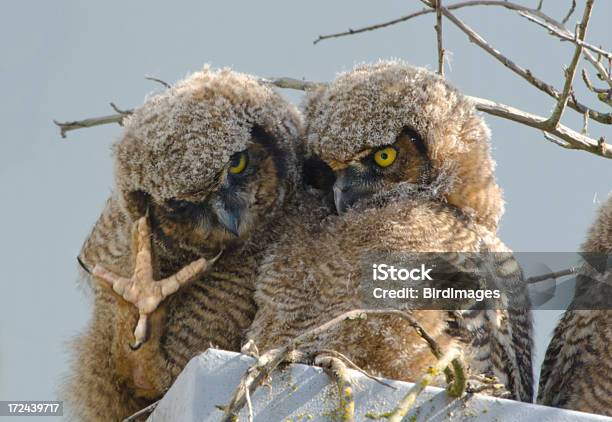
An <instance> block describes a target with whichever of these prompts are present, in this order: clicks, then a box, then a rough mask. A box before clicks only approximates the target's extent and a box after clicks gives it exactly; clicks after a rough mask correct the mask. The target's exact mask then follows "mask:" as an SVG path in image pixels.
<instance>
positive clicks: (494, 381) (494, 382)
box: [466, 374, 511, 398]
mask: <svg viewBox="0 0 612 422" xmlns="http://www.w3.org/2000/svg"><path fill="white" fill-rule="evenodd" d="M466 391H467V392H468V393H470V394H476V393H483V394H486V395H488V396H493V397H499V398H510V397H511V394H510V391H508V390H507V389H506V386H505V385H504V384H502V383H501V382H500V381H499V379H498V378H497V377H496V376H495V375H489V374H480V375H471V376H470V377H469V379H468V387H467V388H466Z"/></svg>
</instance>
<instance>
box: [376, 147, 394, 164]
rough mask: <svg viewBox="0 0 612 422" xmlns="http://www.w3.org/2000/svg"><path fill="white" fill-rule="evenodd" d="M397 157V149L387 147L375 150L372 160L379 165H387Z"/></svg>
mask: <svg viewBox="0 0 612 422" xmlns="http://www.w3.org/2000/svg"><path fill="white" fill-rule="evenodd" d="M396 158H397V151H396V150H395V148H391V147H387V148H384V149H381V150H378V151H376V154H374V161H375V162H376V164H378V165H379V166H380V167H389V166H390V165H391V164H393V162H394V161H395V159H396Z"/></svg>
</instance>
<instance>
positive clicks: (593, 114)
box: [315, 0, 612, 124]
mask: <svg viewBox="0 0 612 422" xmlns="http://www.w3.org/2000/svg"><path fill="white" fill-rule="evenodd" d="M425 4H429V3H428V2H425ZM471 6H500V7H504V8H506V9H510V10H515V11H519V12H524V13H526V14H527V16H536V17H538V18H540V19H542V20H543V21H545V22H546V23H548V24H550V27H551V28H556V29H555V31H554V33H555V34H557V35H559V34H561V35H559V36H561V37H562V38H564V39H567V40H569V41H573V42H576V41H575V39H576V37H574V36H572V34H571V32H570V31H568V30H567V29H566V28H565V27H564V26H563V24H562V23H560V22H558V21H556V20H555V19H553V18H551V17H550V16H548V15H546V14H544V13H542V12H541V11H539V10H537V9H530V8H528V7H525V6H521V5H519V4H516V3H512V2H509V1H501V0H476V1H466V2H461V3H455V4H453V5H450V6H448V7H444V8H442V10H443V14H444V15H445V16H446V17H447V18H449V19H450V20H451V21H453V23H455V24H456V25H457V26H458V27H459V29H461V30H462V31H463V32H465V33H466V35H468V37H469V38H470V40H471V41H473V42H474V43H476V44H477V45H478V46H479V47H481V48H483V49H484V50H485V51H487V52H488V53H489V54H491V55H492V56H493V57H495V58H496V59H497V60H499V61H500V62H501V63H502V64H503V65H504V66H506V67H508V68H509V69H510V70H512V71H513V72H515V73H517V74H518V75H519V76H521V77H523V78H524V79H525V80H527V81H528V82H529V83H530V84H532V85H533V86H535V87H536V88H538V89H539V90H541V91H543V92H545V93H546V94H548V95H550V96H551V97H553V98H555V99H556V100H558V99H559V98H560V96H561V93H560V92H559V91H557V90H556V89H555V88H554V87H553V86H552V85H550V84H548V83H546V82H544V81H542V80H541V79H539V78H537V77H535V76H534V75H533V73H532V72H531V71H530V70H528V69H524V68H522V67H520V66H518V65H517V64H516V63H514V62H513V61H512V60H510V59H509V58H507V57H506V56H504V55H503V54H501V53H500V52H499V51H498V50H496V49H494V48H493V47H491V46H490V45H489V44H488V43H487V42H486V41H485V40H484V38H483V37H482V36H480V35H479V34H478V33H476V32H475V31H474V30H473V29H472V28H470V27H469V26H467V25H466V24H465V23H463V22H462V21H461V20H460V19H458V18H457V17H456V16H454V15H453V14H452V13H450V11H451V10H455V9H460V8H464V7H471ZM434 12H436V9H435V8H430V9H429V10H427V9H424V10H420V11H418V12H415V13H412V14H410V15H407V16H404V17H402V18H398V19H394V20H392V21H388V22H384V23H381V24H376V25H371V26H367V27H363V28H360V29H356V30H353V29H351V30H349V31H346V32H340V33H336V34H330V35H323V36H319V38H318V39H317V40H315V44H316V43H317V42H319V41H322V40H324V39H329V38H338V37H342V36H347V35H354V34H358V33H361V32H366V31H373V30H376V29H379V28H384V27H387V26H390V25H394V24H397V23H400V22H405V21H407V20H410V19H412V18H415V17H418V16H422V15H425V14H427V13H434ZM577 42H579V43H581V45H582V46H583V47H585V48H588V49H592V50H593V51H598V52H601V54H603V55H606V57H612V54H611V53H609V52H606V51H604V50H602V49H599V48H596V47H594V46H591V45H588V44H586V43H584V42H583V41H582V42H580V41H577ZM567 105H568V106H569V107H571V108H572V109H574V110H576V111H578V112H579V113H581V114H583V113H584V112H585V111H588V113H589V117H590V118H591V119H593V120H596V121H598V122H600V123H604V124H612V113H601V112H599V111H596V110H593V109H591V108H589V107H587V106H586V105H584V104H582V103H579V102H578V101H576V100H575V99H574V98H572V97H571V96H570V99H569V101H568V104H567Z"/></svg>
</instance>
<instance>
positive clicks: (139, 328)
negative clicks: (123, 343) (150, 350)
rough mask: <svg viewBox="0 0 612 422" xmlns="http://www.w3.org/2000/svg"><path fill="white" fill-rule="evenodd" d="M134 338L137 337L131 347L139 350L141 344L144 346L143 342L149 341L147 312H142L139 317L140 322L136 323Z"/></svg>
mask: <svg viewBox="0 0 612 422" xmlns="http://www.w3.org/2000/svg"><path fill="white" fill-rule="evenodd" d="M134 338H135V339H136V341H135V342H134V344H130V348H131V349H132V350H138V348H140V346H142V344H143V343H144V342H146V341H147V315H146V314H140V317H139V318H138V324H136V329H135V330H134Z"/></svg>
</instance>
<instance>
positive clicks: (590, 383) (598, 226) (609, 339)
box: [538, 197, 612, 416]
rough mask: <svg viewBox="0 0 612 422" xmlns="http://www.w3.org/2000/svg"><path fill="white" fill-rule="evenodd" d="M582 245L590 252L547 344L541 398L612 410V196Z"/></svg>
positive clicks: (587, 408) (544, 401)
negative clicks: (611, 307) (611, 303)
mask: <svg viewBox="0 0 612 422" xmlns="http://www.w3.org/2000/svg"><path fill="white" fill-rule="evenodd" d="M582 250H583V251H584V252H586V253H587V256H588V258H587V259H586V262H585V264H584V265H583V267H582V268H581V270H580V272H579V274H578V277H577V283H578V285H577V289H576V294H575V296H574V300H573V301H572V303H571V304H570V306H569V308H568V310H567V311H566V312H565V314H564V315H563V317H562V318H561V321H560V322H559V325H558V326H557V328H556V329H555V332H554V334H553V338H552V340H551V342H550V344H549V345H548V350H547V351H546V357H545V358H544V363H543V365H542V369H541V372H540V388H539V391H538V402H539V403H542V404H545V405H549V406H558V407H563V408H566V409H573V410H580V411H583V412H590V413H599V414H602V415H607V416H612V368H611V367H610V365H611V363H610V362H612V351H611V349H610V344H611V343H612V310H610V289H611V288H612V271H611V270H610V257H611V256H612V255H611V254H612V197H610V198H608V201H607V203H606V204H604V205H603V207H602V208H601V210H600V212H599V216H598V217H597V219H596V221H595V223H594V224H593V226H592V227H591V229H590V231H589V234H588V237H587V239H586V241H585V242H584V244H583V245H582ZM591 254H593V255H591ZM589 255H590V256H589Z"/></svg>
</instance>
